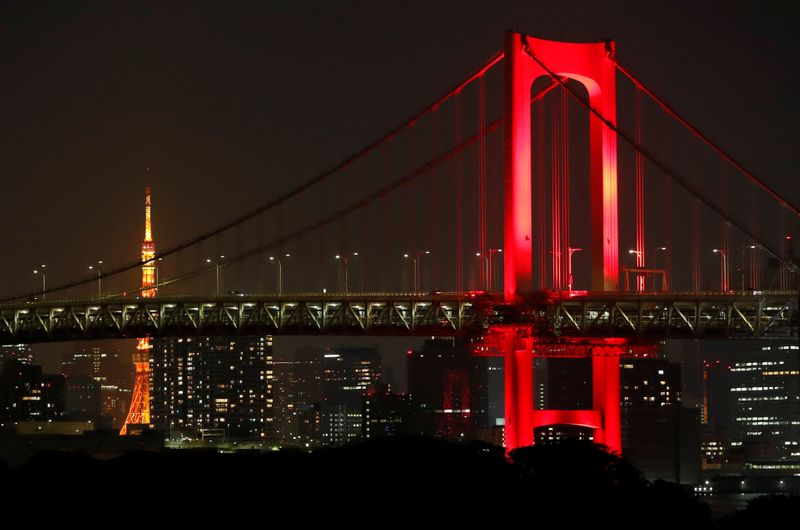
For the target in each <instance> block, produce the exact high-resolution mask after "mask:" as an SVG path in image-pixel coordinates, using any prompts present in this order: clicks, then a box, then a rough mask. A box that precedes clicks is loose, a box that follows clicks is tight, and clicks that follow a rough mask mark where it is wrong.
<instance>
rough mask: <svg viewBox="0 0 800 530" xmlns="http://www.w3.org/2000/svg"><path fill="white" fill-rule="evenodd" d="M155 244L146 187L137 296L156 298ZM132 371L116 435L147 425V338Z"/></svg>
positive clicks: (138, 347)
mask: <svg viewBox="0 0 800 530" xmlns="http://www.w3.org/2000/svg"><path fill="white" fill-rule="evenodd" d="M155 256H156V245H155V243H153V227H152V223H151V220H150V186H147V187H145V199H144V242H143V243H142V291H141V293H142V294H141V296H142V297H144V298H152V297H154V296H155V295H156V289H157V287H155V271H156V262H155ZM133 366H134V367H135V368H136V383H135V384H134V386H133V395H132V396H131V408H130V410H128V416H127V417H126V418H125V425H123V426H122V429H121V430H120V431H119V434H120V435H125V434H138V433H140V432H141V430H142V428H146V426H147V425H149V423H150V338H149V337H144V338H140V339H139V340H138V343H137V344H136V353H134V354H133Z"/></svg>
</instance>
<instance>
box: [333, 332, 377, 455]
mask: <svg viewBox="0 0 800 530" xmlns="http://www.w3.org/2000/svg"><path fill="white" fill-rule="evenodd" d="M380 381H381V359H380V355H378V350H377V349H376V348H363V347H339V348H328V349H327V350H326V351H325V353H324V354H323V356H322V401H321V404H320V435H321V440H322V445H325V446H339V445H345V444H348V443H352V442H356V441H358V440H360V439H361V436H362V431H363V427H362V421H363V418H362V398H363V395H364V393H365V392H366V391H367V389H368V388H369V387H370V386H372V385H374V384H376V383H379V382H380Z"/></svg>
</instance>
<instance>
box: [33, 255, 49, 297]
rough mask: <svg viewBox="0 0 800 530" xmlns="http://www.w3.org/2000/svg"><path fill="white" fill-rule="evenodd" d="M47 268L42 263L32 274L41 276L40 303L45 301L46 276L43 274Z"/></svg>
mask: <svg viewBox="0 0 800 530" xmlns="http://www.w3.org/2000/svg"><path fill="white" fill-rule="evenodd" d="M46 267H47V265H45V264H44V263H43V264H42V266H41V267H40V268H39V269H35V270H34V271H33V274H41V275H42V301H44V300H47V294H46V293H45V291H47V275H46V274H45V273H44V269H45V268H46Z"/></svg>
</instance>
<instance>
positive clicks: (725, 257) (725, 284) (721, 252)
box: [714, 248, 728, 292]
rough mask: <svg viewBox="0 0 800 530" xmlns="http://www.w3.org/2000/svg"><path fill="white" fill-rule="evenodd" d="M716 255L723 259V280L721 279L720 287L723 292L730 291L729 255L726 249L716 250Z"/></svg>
mask: <svg viewBox="0 0 800 530" xmlns="http://www.w3.org/2000/svg"><path fill="white" fill-rule="evenodd" d="M714 253H715V254H719V255H720V257H722V278H721V279H720V284H721V285H720V287H722V291H723V292H727V291H728V253H727V252H725V250H724V249H721V248H715V249H714Z"/></svg>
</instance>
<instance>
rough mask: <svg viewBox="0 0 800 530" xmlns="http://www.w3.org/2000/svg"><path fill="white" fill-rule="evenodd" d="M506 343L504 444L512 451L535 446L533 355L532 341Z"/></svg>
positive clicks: (511, 339)
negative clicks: (516, 448)
mask: <svg viewBox="0 0 800 530" xmlns="http://www.w3.org/2000/svg"><path fill="white" fill-rule="evenodd" d="M515 335H516V333H509V334H508V335H507V336H506V337H504V339H503V357H504V359H505V370H504V374H503V375H504V377H505V414H504V417H505V440H506V447H507V448H509V449H513V448H515V447H523V446H526V445H533V351H532V348H531V344H530V341H529V340H528V341H517V340H515V339H516V337H515Z"/></svg>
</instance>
